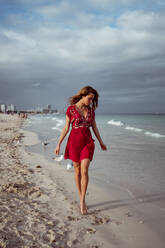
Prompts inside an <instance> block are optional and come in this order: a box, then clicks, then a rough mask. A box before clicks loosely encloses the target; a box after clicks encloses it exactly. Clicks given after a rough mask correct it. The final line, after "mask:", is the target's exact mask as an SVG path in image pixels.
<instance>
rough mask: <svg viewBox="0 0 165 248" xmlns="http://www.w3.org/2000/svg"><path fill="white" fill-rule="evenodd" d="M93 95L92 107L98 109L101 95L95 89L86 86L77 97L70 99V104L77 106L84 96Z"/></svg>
mask: <svg viewBox="0 0 165 248" xmlns="http://www.w3.org/2000/svg"><path fill="white" fill-rule="evenodd" d="M91 93H92V94H94V98H93V101H92V107H93V108H94V109H96V108H97V106H98V98H99V94H98V92H97V90H95V89H93V88H92V87H91V86H85V87H83V88H82V89H81V90H79V92H78V93H77V94H76V95H74V96H71V97H69V103H70V104H71V105H72V104H76V103H77V102H78V101H79V100H80V99H81V98H82V97H83V96H87V95H89V94H91Z"/></svg>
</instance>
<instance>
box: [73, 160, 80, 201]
mask: <svg viewBox="0 0 165 248" xmlns="http://www.w3.org/2000/svg"><path fill="white" fill-rule="evenodd" d="M73 166H74V178H75V183H76V186H77V189H78V192H79V196H80V198H81V165H80V164H79V163H76V162H73Z"/></svg>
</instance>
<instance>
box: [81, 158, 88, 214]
mask: <svg viewBox="0 0 165 248" xmlns="http://www.w3.org/2000/svg"><path fill="white" fill-rule="evenodd" d="M89 164H90V159H88V158H87V159H83V160H82V161H81V167H80V168H81V198H80V209H81V213H82V214H86V213H87V207H86V204H85V195H86V191H87V187H88V180H89V178H88V168H89Z"/></svg>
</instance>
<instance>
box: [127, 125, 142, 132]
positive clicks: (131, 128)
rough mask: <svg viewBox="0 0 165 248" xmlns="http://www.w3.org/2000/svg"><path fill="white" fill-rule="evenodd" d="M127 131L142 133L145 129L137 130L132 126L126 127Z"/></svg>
mask: <svg viewBox="0 0 165 248" xmlns="http://www.w3.org/2000/svg"><path fill="white" fill-rule="evenodd" d="M125 129H126V130H131V131H135V132H142V131H143V129H141V128H136V127H131V126H126V127H125Z"/></svg>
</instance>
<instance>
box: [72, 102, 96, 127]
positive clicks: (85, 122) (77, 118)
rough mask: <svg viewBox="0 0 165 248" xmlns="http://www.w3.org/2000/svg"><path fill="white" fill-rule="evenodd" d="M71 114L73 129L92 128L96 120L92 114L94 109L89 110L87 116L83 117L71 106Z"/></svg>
mask: <svg viewBox="0 0 165 248" xmlns="http://www.w3.org/2000/svg"><path fill="white" fill-rule="evenodd" d="M69 111H70V113H71V123H72V127H73V128H79V127H88V128H89V127H90V126H91V124H92V119H93V118H94V116H93V114H92V109H91V108H90V109H88V113H87V116H86V117H84V116H82V115H81V114H80V113H79V111H78V110H76V108H75V107H74V106H71V107H70V109H69Z"/></svg>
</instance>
